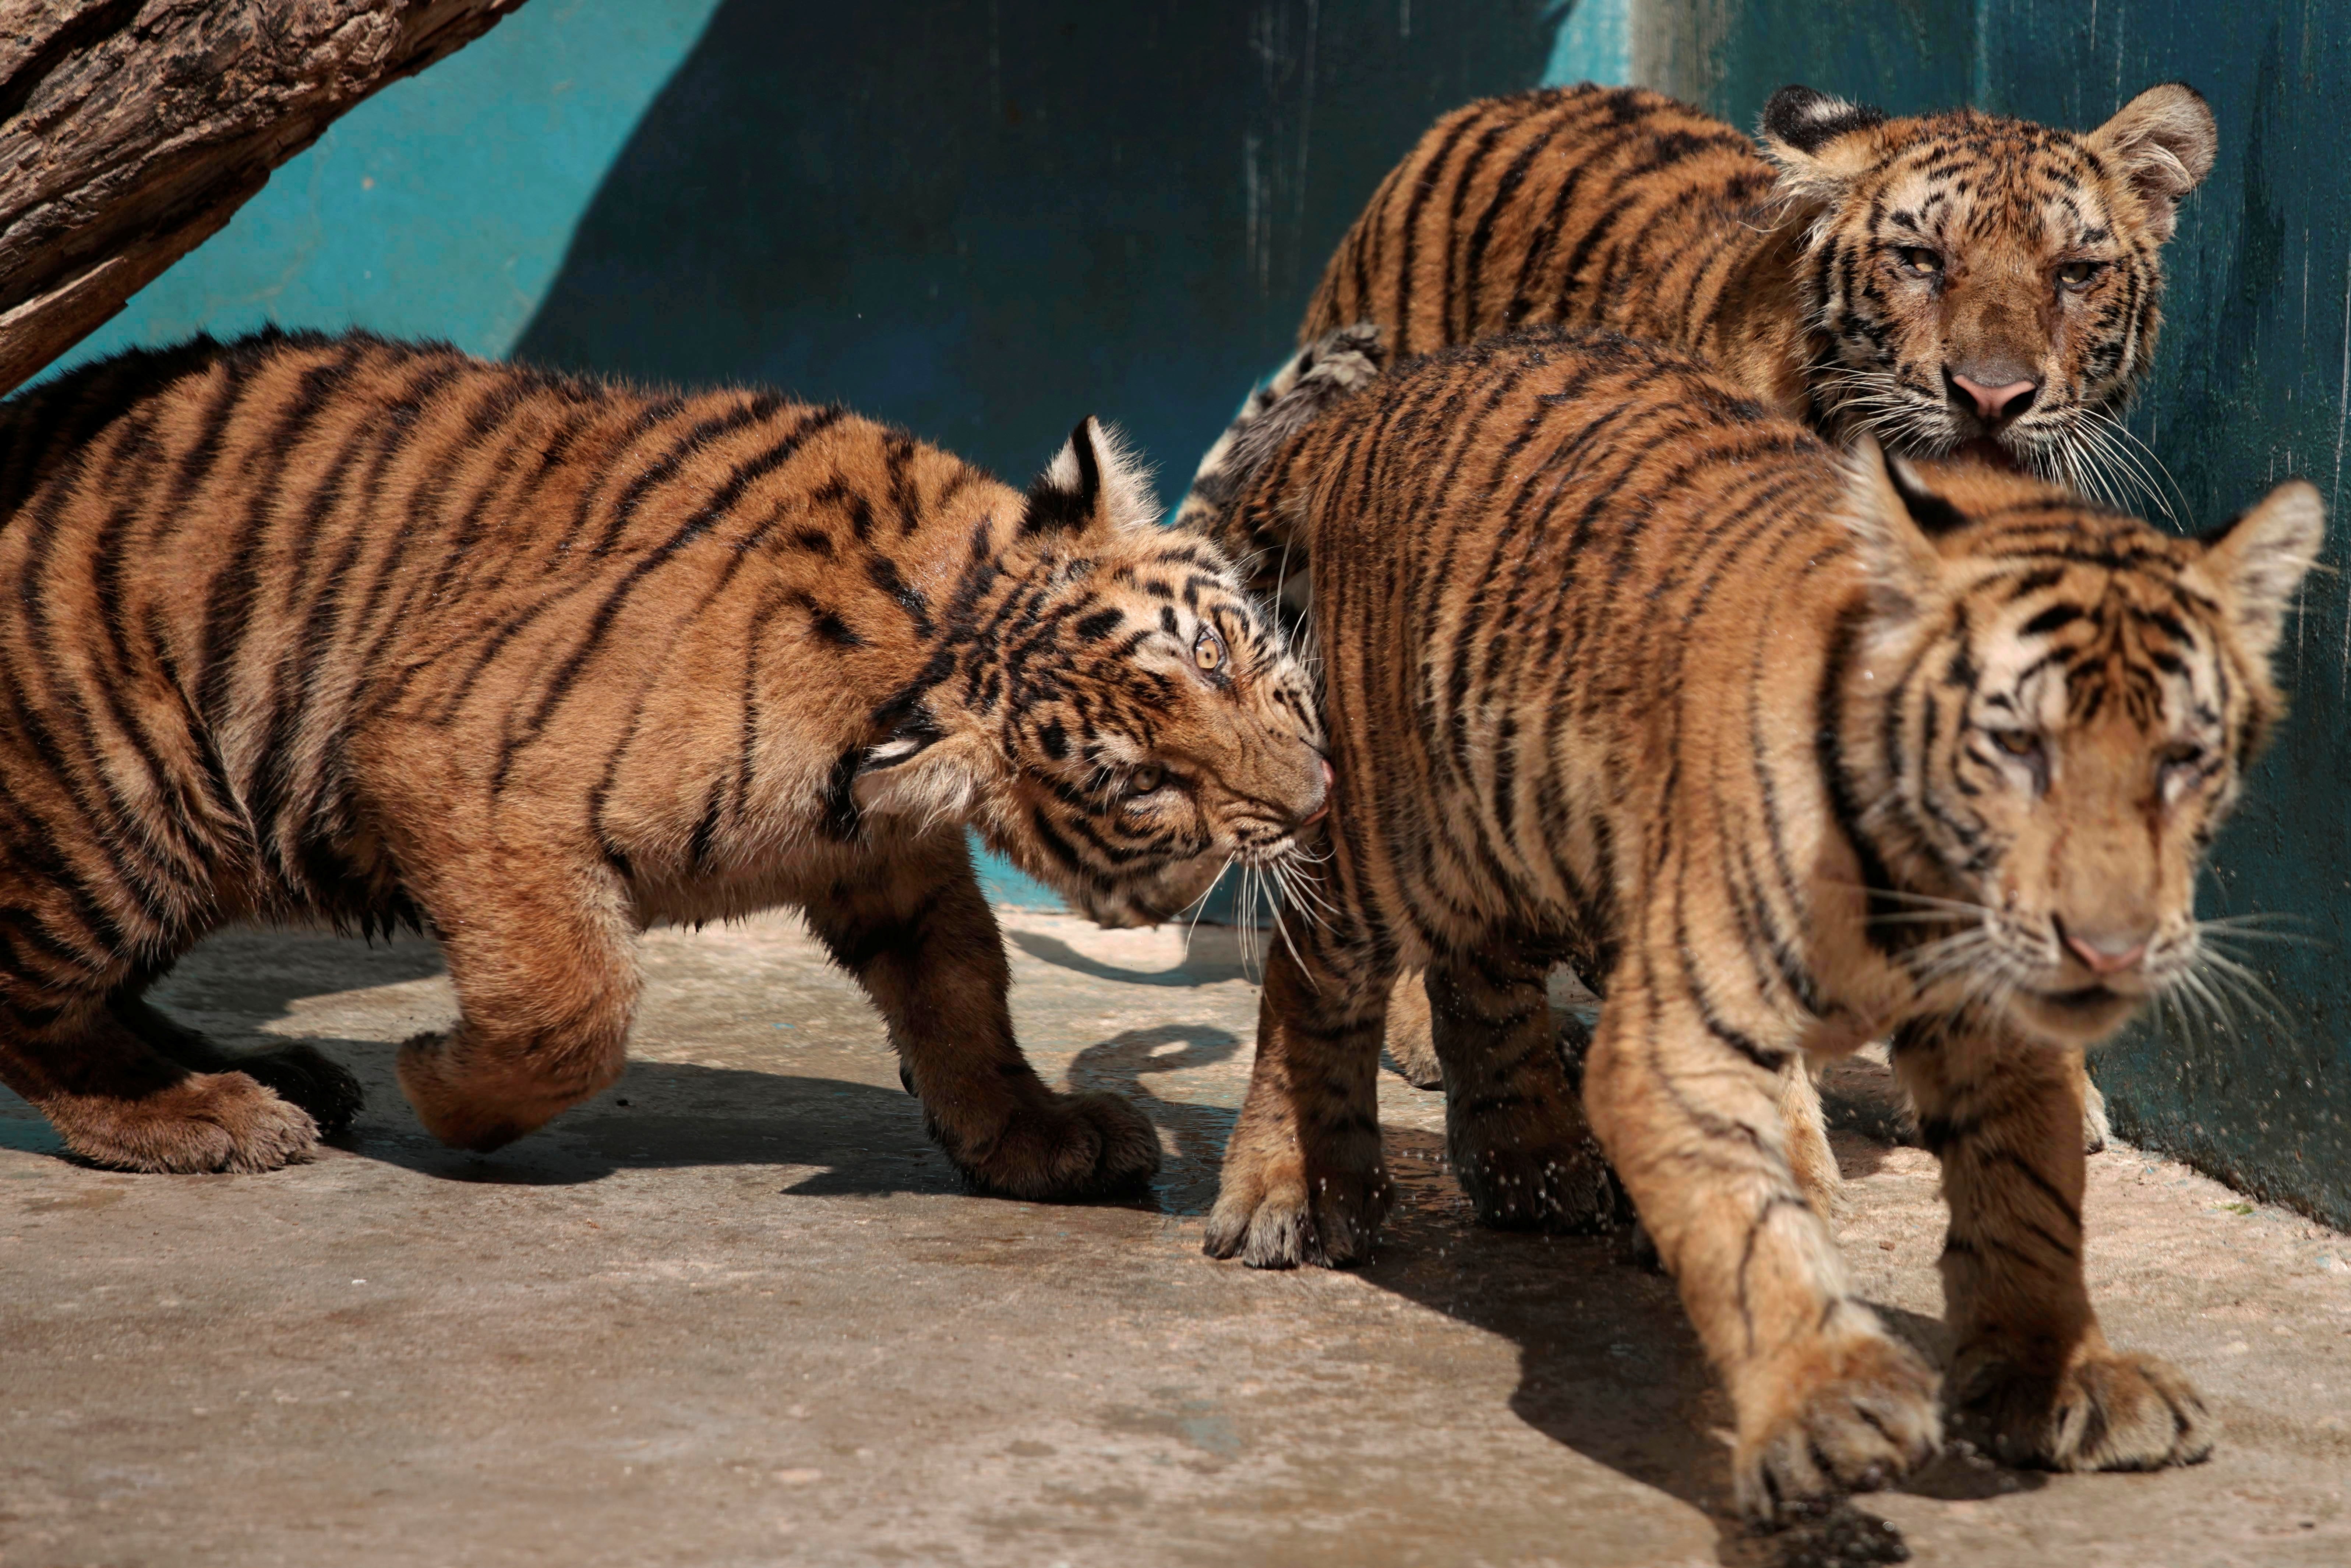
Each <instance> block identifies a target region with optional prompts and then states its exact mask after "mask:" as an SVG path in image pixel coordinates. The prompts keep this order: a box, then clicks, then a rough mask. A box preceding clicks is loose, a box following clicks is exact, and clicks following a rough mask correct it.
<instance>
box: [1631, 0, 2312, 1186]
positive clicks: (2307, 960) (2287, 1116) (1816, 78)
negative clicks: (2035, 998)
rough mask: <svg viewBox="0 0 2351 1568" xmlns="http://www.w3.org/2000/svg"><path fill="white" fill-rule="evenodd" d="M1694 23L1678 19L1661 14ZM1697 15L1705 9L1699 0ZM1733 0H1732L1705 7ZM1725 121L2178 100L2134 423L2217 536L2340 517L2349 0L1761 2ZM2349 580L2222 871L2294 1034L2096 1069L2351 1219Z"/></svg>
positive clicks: (2232, 834) (2294, 671)
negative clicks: (1841, 101) (2191, 109)
mask: <svg viewBox="0 0 2351 1568" xmlns="http://www.w3.org/2000/svg"><path fill="white" fill-rule="evenodd" d="M1660 3H1661V4H1671V3H1673V0H1660ZM1681 3H1683V4H1687V0H1681ZM1707 3H1708V4H1709V5H1717V6H1718V7H1719V5H1720V0H1707ZM1728 10H1729V17H1728V26H1727V27H1726V28H1725V30H1724V31H1723V32H1722V33H1721V34H1720V35H1719V39H1720V43H1719V51H1718V53H1717V55H1716V57H1714V58H1713V59H1712V60H1711V61H1709V62H1708V64H1709V66H1710V67H1711V70H1710V72H1709V77H1710V79H1711V80H1712V81H1713V82H1714V84H1715V85H1714V86H1713V88H1712V89H1711V90H1710V91H1709V92H1708V95H1707V96H1708V103H1709V107H1711V108H1713V109H1714V110H1716V111H1717V112H1719V113H1722V114H1724V115H1727V116H1729V117H1730V118H1732V119H1734V120H1738V121H1740V123H1742V124H1752V123H1753V121H1754V119H1755V116H1756V114H1757V113H1758V112H1759V111H1760V110H1761V106H1762V103H1763V100H1764V99H1766V98H1767V97H1768V96H1769V95H1770V93H1771V90H1772V89H1774V88H1776V87H1778V86H1780V85H1781V84H1782V83H1783V82H1789V81H1802V82H1805V83H1807V84H1808V85H1811V86H1813V87H1817V88H1821V89H1823V90H1827V91H1833V92H1836V93H1839V94H1842V95H1844V96H1847V97H1852V98H1857V99H1864V100H1866V101H1871V102H1876V103H1878V104H1881V105H1882V106H1884V107H1886V108H1887V109H1889V110H1896V111H1904V110H1921V109H1931V108H1938V107H1944V106H1948V105H1951V104H1957V103H1960V102H1969V101H1972V102H1974V103H1976V104H1978V105H1980V107H1983V108H1986V109H1991V110H1999V111H2001V112H2005V113H2011V114H2018V115H2022V116H2025V117H2028V118H2032V119H2036V120H2049V121H2053V122H2056V123H2060V124H2065V125H2072V126H2076V127H2088V126H2092V125H2095V124H2096V123H2098V122H2099V121H2101V120H2105V118H2106V116H2108V115H2109V114H2111V113H2113V112H2114V110H2116V109H2117V108H2119V107H2120V106H2121V105H2122V103H2123V102H2124V101H2125V100H2126V99H2128V98H2129V97H2131V95H2133V94H2134V93H2136V92H2137V91H2138V90H2139V89H2142V88H2144V87H2147V86H2149V85H2151V84H2153V83H2155V82H2158V81H2169V80H2181V81H2186V82H2188V83H2189V84H2190V85H2192V86H2194V87H2195V88H2196V89H2198V90H2199V91H2200V92H2202V93H2203V94H2204V95H2205V97H2206V98H2207V99H2210V102H2211V104H2212V108H2213V111H2214V113H2215V114H2216V116H2217V117H2218V119H2219V121H2220V160H2219V163H2218V165H2217V167H2216V168H2215V169H2214V170H2213V172H2212V174H2211V176H2210V179H2209V180H2208V181H2207V182H2206V183H2205V185H2204V187H2203V189H2202V190H2201V191H2200V192H2199V193H2197V194H2196V195H2195V196H2194V197H2192V198H2190V199H2189V202H2188V203H2187V204H2186V205H2185V207H2184V208H2183V209H2182V213H2181V220H2180V227H2179V234H2178V235H2177V236H2176V237H2175V238H2174V239H2173V241H2172V242H2171V245H2170V247H2169V249H2168V252H2167V263H2168V268H2169V272H2170V279H2171V281H2170V288H2169V293H2168V298H2167V306H2166V316H2167V322H2166V326H2165V328H2164V336H2163V339H2162V341H2161V344H2160V347H2159V350H2158V361H2157V368H2156V372H2155V376H2154V379H2153V382H2152V384H2151V385H2150V387H2149V388H2148V389H2147V394H2146V395H2145V396H2144V397H2143V398H2142V399H2141V400H2140V402H2139V403H2138V405H2137V408H2136V410H2135V411H2134V412H2133V413H2132V415H2131V417H2130V420H2129V423H2130V425H2131V427H2132V428H2133V430H2135V431H2136V432H2137V434H2139V435H2140V436H2141V437H2142V438H2144V439H2145V440H2147V442H2148V443H2149V444H2151V445H2152V446H2153V448H2154V450H2155V451H2156V452H2157V454H2158V455H2159V456H2160V457H2161V459H2162V460H2163V462H2164V464H2165V465H2167V466H2168V469H2169V471H2170V474H2171V476H2172V478H2173V479H2175V480H2176V481H2177V484H2178V491H2179V494H2178V497H2176V500H2175V505H2177V506H2178V507H2179V511H2180V516H2181V517H2182V518H2183V519H2184V521H2185V524H2186V526H2191V527H2195V528H2206V527H2210V526H2211V525H2214V524H2217V523H2219V522H2220V521H2221V520H2223V519H2225V518H2227V517H2231V516H2232V515H2233V514H2235V513H2236V512H2237V511H2239V510H2241V508H2243V507H2245V506H2246V505H2248V504H2249V503H2250V502H2252V500H2253V499H2254V498H2255V497H2258V496H2259V495H2261V494H2262V492H2263V491H2264V490H2265V489H2266V488H2267V487H2268V486H2271V485H2273V484H2275V483H2277V482H2279V481H2281V480H2283V479H2285V478H2287V477H2288V476H2295V475H2300V476H2304V477H2306V478H2309V479H2311V480H2313V481H2314V482H2315V483H2316V484H2317V485H2318V486H2319V488H2320V490H2321V491H2322V492H2324V493H2325V495H2326V496H2327V497H2328V499H2329V502H2330V509H2331V510H2332V512H2333V514H2334V521H2333V524H2332V528H2331V535H2332V537H2331V539H2330V542H2329V546H2328V549H2327V553H2326V558H2325V559H2326V561H2327V563H2328V565H2330V566H2331V567H2333V568H2335V572H2336V573H2340V572H2341V570H2342V569H2343V568H2344V567H2345V566H2346V563H2351V518H2346V517H2343V515H2342V513H2341V504H2342V500H2343V494H2344V490H2343V476H2344V456H2345V438H2346V421H2351V183H2346V178H2345V175H2346V169H2351V120H2346V118H2345V116H2344V115H2343V112H2342V107H2341V106H2342V104H2343V102H2344V101H2345V96H2346V91H2351V0H2236V3H2233V4H2231V5H2225V6H2223V5H2214V4H2211V3H2210V0H2132V3H2130V4H2123V3H2121V0H2105V3H2104V4H2093V3H2091V0H1972V3H1970V0H1956V3H1955V0H1745V3H1743V4H1732V5H1729V7H1728ZM2347 585H2351V576H2345V575H2336V574H2332V573H2330V574H2319V575H2314V577H2313V578H2312V580H2311V583H2310V586H2309V588H2308V589H2307V591H2306V592H2305V594H2304V602H2303V605H2302V608H2301V612H2300V613H2299V615H2298V616H2297V617H2296V620H2295V623H2294V627H2293V628H2292V631H2291V632H2290V634H2289V636H2288V638H2287V640H2286V643H2285V645H2284V647H2283V650H2282V651H2281V653H2280V674H2281V676H2282V678H2283V682H2284V684H2285V685H2286V686H2287V687H2288V689H2289V690H2290V692H2291V693H2292V695H2293V701H2294V714H2293V716H2292V717H2291V718H2290V719H2289V720H2288V721H2287V724H2286V726H2285V728H2284V731H2283V734H2282V736H2281V737H2280V738H2279V741H2278V744H2277V746H2276V747H2275V749H2274V750H2273V752H2272V753H2271V755H2270V758H2269V759H2268V760H2267V761H2266V762H2265V763H2264V764H2263V765H2262V767H2261V768H2260V769H2259V770H2258V772H2257V773H2256V774H2255V776H2254V777H2253V779H2252V785H2251V788H2250V789H2249V790H2248V795H2247V801H2246V804H2245V806H2244V807H2243V809H2242V810H2241V811H2240V812H2239V815H2238V817H2237V820H2236V821H2235V822H2234V824H2233V825H2232V826H2231V829H2230V831H2228V833H2227V834H2226V835H2225V837H2224V838H2223V840H2222V841H2221V842H2220V845H2219V846H2218V848H2217V851H2216V852H2215V854H2214V856H2213V870H2212V873H2211V875H2210V876H2209V877H2208V878H2207V879H2206V881H2205V883H2204V886H2203V888H2202V891H2201V899H2200V907H2201V910H2202V912H2203V913H2204V914H2206V915H2240V914H2247V913H2252V912H2274V913H2279V914H2283V915H2287V916H2289V917H2291V920H2292V922H2293V925H2292V929H2294V930H2295V931H2296V932H2297V933H2298V934H2299V935H2300V936H2301V937H2303V938H2304V940H2301V941H2296V942H2287V943H2277V944H2262V945H2261V946H2258V947H2256V948H2254V949H2253V950H2252V951H2251V952H2249V953H2247V954H2246V955H2245V956H2246V957H2247V959H2248V961H2249V962H2251V964H2252V967H2254V968H2255V969H2256V970H2257V971H2259V973H2260V974H2261V976H2262V979H2263V982H2264V984H2265V985H2266V987H2267V988H2269V990H2270V991H2271V992H2272V993H2273V995H2274V997H2275V998H2276V1005H2275V1009H2274V1010H2275V1017H2274V1018H2271V1019H2263V1018H2262V1017H2260V1016H2258V1015H2256V1014H2255V1013H2253V1012H2252V1009H2241V1010H2240V1018H2239V1027H2238V1028H2237V1029H2236V1030H2233V1031H2230V1032H2223V1033H2206V1034H2202V1035H2199V1037H2198V1038H2194V1039H2189V1038H2183V1037H2182V1036H2181V1035H2180V1033H2179V1031H2177V1030H2174V1031H2173V1032H2170V1033H2164V1032H2160V1031H2157V1030H2146V1031H2143V1032H2141V1033H2139V1034H2137V1035H2136V1036H2134V1037H2132V1038H2130V1039H2128V1040H2126V1041H2124V1042H2122V1043H2120V1044H2118V1045H2116V1046H2115V1047H2113V1048H2111V1049H2109V1050H2108V1051H2105V1052H2102V1053H2101V1054H2100V1055H2099V1057H2098V1058H2097V1059H2096V1060H2095V1072H2096V1074H2097V1077H2098V1079H2099V1082H2101V1084H2102V1085H2103V1086H2104V1087H2105V1090H2106V1092H2107V1093H2108V1095H2109V1097H2110V1101H2111V1103H2112V1105H2113V1108H2114V1111H2115V1113H2116V1123H2117V1124H2118V1126H2119V1128H2120V1129H2121V1130H2122V1131H2123V1133H2124V1134H2125V1135H2126V1136H2128V1137H2130V1138H2133V1139H2135V1140H2137V1141H2140V1142H2144V1143H2148V1144H2152V1145H2157V1146H2158V1147H2161V1148H2164V1149H2168V1150H2170V1151H2172V1152H2174V1153H2178V1154H2180V1155H2186V1156H2187V1157H2189V1158H2190V1159H2192V1160H2194V1161H2195V1162H2196V1163H2197V1164H2199V1165H2200V1166H2203V1167H2204V1168H2206V1169H2208V1170H2210V1171H2211V1172H2213V1173H2214V1174H2216V1175H2219V1176H2223V1177H2225V1178H2227V1179H2229V1180H2231V1181H2232V1182H2235V1183H2236V1184H2238V1185H2240V1186H2244V1187H2246V1188H2248V1189H2250V1190H2252V1191H2254V1192H2256V1193H2260V1194H2262V1195H2263V1196H2267V1197H2277V1198H2281V1199H2284V1200H2286V1201H2289V1202H2293V1203H2295V1204H2297V1205H2299V1206H2301V1207H2305V1208H2307V1209H2309V1210H2310V1211H2312V1212H2314V1213H2315V1214H2318V1215H2321V1216H2323V1217H2325V1218H2328V1219H2330V1220H2332V1221H2334V1222H2335V1223H2336V1224H2338V1225H2351V969H2346V956H2351V929H2346V927H2351V831H2346V826H2351V822H2346V815H2347V812H2346V808H2351V785H2346V781H2351V712H2346V697H2351V603H2346V594H2347V593H2351V586H2347Z"/></svg>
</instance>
